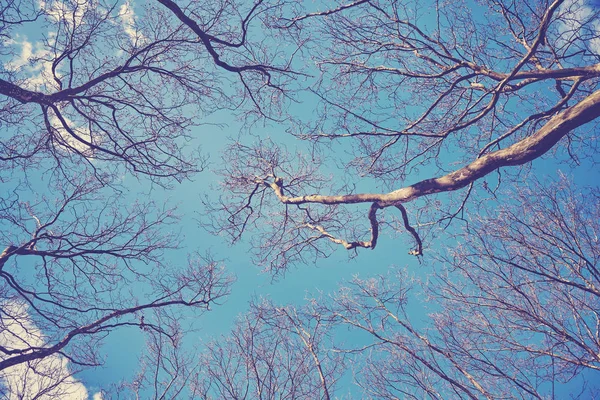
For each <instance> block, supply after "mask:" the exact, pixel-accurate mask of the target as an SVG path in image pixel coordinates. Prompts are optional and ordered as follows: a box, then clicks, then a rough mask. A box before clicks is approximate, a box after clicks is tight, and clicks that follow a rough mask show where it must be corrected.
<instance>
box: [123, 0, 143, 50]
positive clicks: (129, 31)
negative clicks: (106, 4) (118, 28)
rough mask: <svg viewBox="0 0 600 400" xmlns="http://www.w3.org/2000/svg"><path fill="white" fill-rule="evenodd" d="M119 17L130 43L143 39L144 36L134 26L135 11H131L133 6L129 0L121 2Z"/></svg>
mask: <svg viewBox="0 0 600 400" xmlns="http://www.w3.org/2000/svg"><path fill="white" fill-rule="evenodd" d="M119 18H120V19H121V24H122V26H123V31H124V32H125V34H126V35H127V36H129V39H130V40H131V43H133V44H137V43H139V42H140V41H141V40H143V39H144V36H143V35H142V34H141V33H140V32H139V31H138V30H137V28H136V26H135V13H134V12H133V7H132V6H131V3H130V2H129V1H126V2H125V3H123V5H122V6H121V7H120V8H119Z"/></svg>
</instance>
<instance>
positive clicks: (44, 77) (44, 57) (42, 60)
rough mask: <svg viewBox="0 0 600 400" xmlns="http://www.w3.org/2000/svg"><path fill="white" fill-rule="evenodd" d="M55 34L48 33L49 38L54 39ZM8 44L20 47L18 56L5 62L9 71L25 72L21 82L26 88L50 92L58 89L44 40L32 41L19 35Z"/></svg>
mask: <svg viewBox="0 0 600 400" xmlns="http://www.w3.org/2000/svg"><path fill="white" fill-rule="evenodd" d="M53 38H54V35H52V34H50V35H48V40H50V41H51V40H53ZM7 44H9V45H11V46H16V47H20V52H19V55H18V56H17V57H14V58H13V59H12V60H10V61H8V62H7V63H5V64H4V67H5V68H6V69H7V70H9V71H15V72H16V71H19V72H21V73H23V75H24V77H25V80H24V81H23V83H22V84H21V86H23V87H24V88H25V89H29V90H35V91H46V92H50V91H53V90H57V89H58V85H57V83H56V82H55V81H54V79H53V73H52V61H51V60H50V59H49V57H48V56H49V54H50V53H49V51H48V49H47V48H46V47H45V46H44V44H43V43H42V42H36V43H32V42H30V41H29V40H28V39H27V38H21V37H20V36H19V35H16V36H15V39H13V40H11V41H9V42H8V43H7Z"/></svg>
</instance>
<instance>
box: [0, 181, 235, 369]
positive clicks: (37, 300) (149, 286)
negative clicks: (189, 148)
mask: <svg viewBox="0 0 600 400" xmlns="http://www.w3.org/2000/svg"><path fill="white" fill-rule="evenodd" d="M49 190H50V188H48V189H47V191H46V194H45V195H44V196H40V197H39V198H38V199H28V200H24V199H21V198H20V197H19V196H20V193H19V192H16V191H15V192H14V193H13V194H12V198H10V199H8V200H10V201H8V200H7V199H5V200H4V201H3V203H1V204H2V209H1V212H0V223H1V225H0V228H1V229H0V237H1V238H2V241H3V242H4V243H14V244H13V245H10V246H7V247H6V248H5V249H4V250H3V252H2V253H1V255H0V278H1V283H0V304H1V306H2V307H0V326H1V328H2V329H0V331H1V332H2V335H1V336H2V340H1V343H0V371H1V372H0V376H1V377H3V378H6V377H7V376H8V375H10V374H11V371H15V370H20V369H22V368H23V367H19V366H20V365H27V366H28V367H29V368H34V369H35V366H36V365H39V363H40V362H42V360H46V359H49V358H50V359H53V360H55V362H57V363H59V364H60V360H59V358H57V356H61V357H62V358H61V359H63V360H65V361H66V360H68V361H70V363H71V364H72V365H75V367H77V366H80V367H89V366H95V365H99V364H100V363H101V361H102V358H101V357H99V345H100V344H101V343H102V340H103V339H104V338H105V337H106V336H107V335H108V334H109V333H110V332H112V331H114V330H115V329H118V328H120V327H127V326H133V327H139V328H142V329H143V330H145V331H152V332H153V333H154V334H156V335H158V336H165V337H168V338H170V339H171V340H176V339H175V338H174V337H173V335H174V334H173V333H171V331H172V330H169V329H167V328H168V327H169V325H168V324H167V325H163V324H162V323H161V321H164V320H166V319H167V316H169V315H170V316H171V319H172V318H175V317H174V316H176V315H178V313H182V312H184V309H188V308H189V309H195V310H197V311H196V314H197V315H200V313H202V311H204V310H207V309H208V308H209V307H210V305H211V304H213V303H215V302H217V301H218V300H219V299H221V298H222V297H223V296H225V295H226V294H227V293H228V290H229V285H230V283H231V278H230V277H229V276H227V275H226V274H225V273H224V270H223V268H222V266H220V264H219V263H217V262H215V261H213V260H211V259H208V258H206V257H200V256H191V257H190V259H189V263H188V265H187V266H182V265H173V264H171V263H169V262H168V261H167V260H165V252H167V251H168V250H169V249H176V248H177V243H178V240H179V238H178V235H177V234H174V233H169V229H170V226H171V224H173V223H174V222H176V221H177V219H176V217H175V215H174V214H173V210H169V209H164V208H162V207H157V206H156V205H153V204H152V203H149V204H142V203H132V204H130V206H129V207H125V206H123V205H122V204H121V202H120V201H118V200H117V199H118V197H119V195H115V194H113V193H111V192H112V191H111V190H108V193H107V190H103V188H102V185H101V184H99V183H98V181H97V180H96V179H94V178H81V181H80V182H79V183H77V184H76V185H75V184H74V183H73V182H71V183H70V184H64V185H63V186H60V185H59V186H58V187H57V188H55V191H54V192H50V191H49ZM103 196H106V197H103ZM154 314H156V315H157V317H155V318H153V317H152V316H153V315H154ZM161 316H162V317H161ZM157 340H159V339H157ZM160 340H166V339H160ZM44 363H45V364H43V365H45V366H47V365H48V361H44Z"/></svg>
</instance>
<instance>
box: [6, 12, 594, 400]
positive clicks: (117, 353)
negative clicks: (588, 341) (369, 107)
mask: <svg viewBox="0 0 600 400" xmlns="http://www.w3.org/2000/svg"><path fill="white" fill-rule="evenodd" d="M121 15H122V23H123V25H124V27H125V32H126V33H127V34H128V36H129V37H130V38H131V40H135V39H136V37H137V36H136V35H138V33H137V31H136V30H135V29H133V26H134V24H135V13H134V7H133V5H132V3H129V2H127V3H123V4H122V5H121ZM28 29H30V30H28V31H24V32H23V33H22V34H20V35H19V37H17V38H16V39H15V40H14V43H12V45H14V46H17V47H20V48H21V52H20V56H19V57H17V58H16V59H13V60H11V61H10V67H11V68H20V67H22V68H28V69H30V70H31V75H32V78H31V79H30V80H29V82H28V83H27V85H30V87H32V88H34V87H36V86H38V85H40V84H41V83H43V82H45V81H44V77H43V74H44V73H48V70H47V69H46V70H44V68H48V66H47V65H42V66H36V65H33V66H30V65H28V61H29V60H30V59H31V58H33V57H40V56H43V55H44V54H45V53H44V52H45V51H46V50H45V49H44V48H43V47H41V46H40V45H39V42H38V41H37V38H39V36H40V34H41V33H43V32H40V31H35V27H31V26H30V27H29V28H28ZM44 33H45V32H44ZM311 106H312V103H310V100H308V101H305V102H301V103H299V104H298V105H297V106H296V113H298V114H302V113H303V112H305V113H310V112H311ZM208 122H219V123H225V125H224V126H221V127H217V126H214V125H203V126H200V127H196V128H193V130H192V132H191V133H192V135H193V136H194V138H195V139H194V141H193V142H192V143H191V147H194V146H195V145H197V144H200V145H201V146H202V148H203V151H204V152H205V153H206V154H209V155H210V156H211V160H210V162H211V163H214V164H217V163H218V162H219V161H218V159H219V152H220V151H222V149H223V148H224V146H225V144H226V141H227V138H228V137H230V138H235V137H237V136H238V134H239V132H240V130H241V125H240V122H239V121H237V120H236V117H235V116H234V115H232V114H227V113H223V112H221V113H218V114H215V115H213V116H210V117H209V118H208ZM284 130H285V127H281V126H277V125H275V124H269V125H267V126H265V127H264V129H262V135H264V137H273V138H276V139H277V141H283V142H284V143H287V144H288V146H289V147H290V148H293V147H294V146H295V145H296V144H295V142H294V140H293V139H292V138H291V137H289V136H287V135H286V134H285V133H284ZM534 168H536V169H537V170H538V171H540V172H541V173H545V174H549V175H553V174H556V171H557V170H558V169H560V168H561V166H560V165H557V164H556V163H555V162H554V161H552V160H551V159H543V160H538V161H536V162H535V163H534ZM421 172H422V173H423V175H427V170H423V171H421ZM575 178H576V179H577V180H580V181H581V182H582V183H584V184H585V183H587V184H594V183H597V182H600V174H599V173H598V170H597V168H595V167H592V166H590V165H583V166H582V167H580V169H579V172H578V173H577V175H576V176H575ZM124 179H125V180H126V182H125V183H126V184H127V183H130V187H134V188H136V190H137V191H138V193H150V194H151V196H153V199H154V200H155V201H157V202H158V203H160V202H165V203H169V204H177V205H178V212H179V214H181V215H183V218H182V220H181V223H180V225H178V227H177V228H178V229H181V232H182V235H183V238H184V239H183V242H182V248H183V249H182V250H181V251H177V252H173V253H170V254H169V257H170V262H171V263H173V264H175V265H177V264H181V265H185V264H186V263H187V256H188V254H189V253H191V252H193V251H195V250H200V251H201V252H204V251H210V252H211V253H212V254H213V255H214V256H215V258H217V259H222V260H223V262H224V263H225V265H226V266H227V270H228V271H229V272H231V273H233V274H235V276H236V277H237V280H236V282H235V283H234V285H233V287H232V290H231V295H230V296H228V297H227V299H226V301H225V302H224V303H223V304H222V305H219V306H216V307H214V308H213V309H212V310H211V311H210V312H208V313H206V314H205V315H202V316H201V317H200V318H198V317H196V316H195V315H189V317H188V318H189V319H190V322H193V323H194V325H195V327H196V328H197V329H198V330H197V332H194V333H193V334H191V335H188V336H187V337H186V341H187V344H188V345H189V346H190V348H191V347H194V346H201V344H202V341H208V340H210V339H211V338H215V337H218V336H219V335H225V334H227V333H228V332H229V330H230V329H231V328H232V326H233V324H234V322H235V319H236V317H238V316H239V315H241V314H242V313H244V312H245V311H246V310H247V307H248V301H249V300H250V299H252V298H260V297H266V298H270V299H272V300H274V301H275V302H276V303H286V304H302V303H303V301H304V300H305V299H306V298H307V297H311V296H313V295H315V294H318V293H319V292H323V293H330V292H333V291H334V290H335V289H336V288H337V287H338V286H339V284H340V282H343V281H346V282H347V281H350V280H351V279H352V278H353V277H354V276H361V277H367V276H373V275H376V274H385V273H386V272H387V271H388V269H389V268H390V266H392V265H395V266H400V267H406V268H407V269H408V270H409V271H411V272H414V273H415V274H416V275H417V276H421V277H423V278H426V274H427V266H423V265H422V264H420V263H419V262H418V259H417V258H415V257H413V256H410V255H408V249H409V248H410V240H411V238H410V237H408V235H402V236H400V237H399V238H390V237H387V236H384V237H382V238H381V239H380V241H379V242H378V245H377V249H376V250H374V251H371V250H362V251H359V254H358V257H355V258H352V259H351V258H349V257H348V254H347V252H346V251H345V250H343V249H341V248H339V249H337V250H336V251H335V253H334V254H333V255H332V256H331V257H330V258H328V259H324V260H319V261H318V263H316V264H308V265H303V266H299V267H298V268H297V269H293V270H291V271H289V272H287V273H286V275H285V276H283V277H281V278H279V279H278V280H277V281H273V280H272V277H271V276H270V275H269V274H265V273H261V271H260V268H259V267H257V266H255V265H253V264H252V261H251V259H250V257H249V245H248V243H245V242H242V243H239V244H236V245H234V246H230V245H228V244H227V238H225V237H216V236H214V235H212V234H210V233H208V232H206V231H205V230H203V229H202V228H201V227H200V226H199V224H198V222H197V220H198V219H200V218H202V217H203V211H202V205H201V197H202V195H203V194H206V193H207V192H208V193H209V195H211V196H215V195H216V194H217V193H218V191H219V189H218V177H217V176H216V175H215V174H214V173H213V172H212V171H211V169H210V168H208V169H207V170H205V171H203V172H201V173H199V174H198V175H196V176H195V177H194V178H193V180H192V181H185V182H183V183H181V184H179V185H177V186H176V188H175V189H174V190H164V189H161V188H157V187H154V188H152V190H151V192H149V188H148V187H145V186H144V184H141V185H140V184H139V183H138V182H137V181H136V180H135V179H134V178H131V177H125V178H124ZM128 180H129V182H128ZM363 189H364V190H369V189H371V190H376V189H377V187H376V185H373V186H372V187H370V188H369V187H368V186H367V187H364V188H363ZM367 209H368V207H367V206H365V207H364V212H365V213H366V211H367ZM440 245H442V244H440ZM443 245H451V243H444V244H443ZM11 307H15V308H16V309H18V307H22V306H20V305H18V304H15V305H11ZM415 310H416V312H417V313H418V312H420V311H418V307H416V308H415ZM18 314H19V315H21V316H22V320H21V323H23V324H30V322H29V321H28V320H27V312H26V309H22V310H21V309H19V312H18ZM422 317H425V316H422ZM418 318H419V317H417V319H418ZM33 330H34V331H35V329H33ZM42 338H43V333H40V335H39V337H36V336H35V335H34V336H33V337H31V338H28V339H27V340H28V341H35V342H36V343H38V342H39V343H41V342H42V341H43V339H42ZM10 340H14V338H13V339H11V338H7V337H3V336H2V334H1V333H0V343H3V342H4V343H6V342H9V341H10ZM143 349H144V338H143V333H142V332H140V330H139V329H137V328H125V329H120V330H119V331H117V332H115V333H113V334H111V335H110V336H109V337H108V338H107V339H106V341H105V345H104V348H103V351H104V353H105V355H106V358H105V364H104V366H103V367H101V368H98V369H90V370H85V371H83V372H80V373H77V374H76V375H75V378H71V377H68V373H65V379H64V385H63V386H61V387H60V388H58V389H57V390H66V392H65V395H64V397H63V398H64V399H67V400H79V399H85V398H89V399H93V400H100V395H99V394H98V391H99V390H100V389H101V388H103V387H106V386H107V385H109V384H111V383H115V382H116V381H118V380H121V379H124V380H127V379H128V378H131V377H132V376H133V373H134V372H135V370H136V367H137V366H138V365H139V363H138V357H139V355H140V354H141V352H142V351H143ZM44 363H48V364H52V365H54V364H56V363H58V364H60V365H61V366H62V368H64V370H65V371H66V370H67V369H68V368H69V365H68V362H67V361H66V360H65V359H64V358H61V357H60V356H56V357H51V358H48V359H45V360H44V361H43V363H42V365H40V366H39V369H38V372H37V375H40V377H38V378H36V377H35V375H36V372H35V371H30V370H27V369H26V368H24V367H21V366H19V367H15V368H14V369H11V370H10V371H8V372H6V374H5V375H4V376H3V378H4V380H5V382H6V383H7V385H8V386H9V387H14V386H11V385H17V384H18V382H17V379H16V378H13V377H17V376H18V377H22V376H23V375H24V374H32V375H33V376H32V378H31V379H32V380H33V381H35V379H42V378H41V374H40V373H39V371H40V370H41V369H43V368H44ZM33 387H34V388H35V385H34V386H33ZM65 388H66V389H65ZM564 390H565V391H568V390H569V389H564ZM14 391H17V390H16V389H15V390H14ZM9 399H10V400H12V399H13V398H12V397H9Z"/></svg>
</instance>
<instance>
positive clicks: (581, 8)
mask: <svg viewBox="0 0 600 400" xmlns="http://www.w3.org/2000/svg"><path fill="white" fill-rule="evenodd" d="M559 12H560V13H561V20H560V22H559V27H558V30H559V32H560V33H561V34H563V35H565V37H563V38H562V39H563V40H564V41H565V42H569V41H571V39H572V38H574V37H576V36H578V35H582V34H585V33H584V32H583V29H582V28H583V27H584V25H588V24H589V25H588V26H587V29H588V30H589V29H591V31H592V32H589V31H588V34H589V33H593V35H594V36H598V35H600V21H598V20H594V21H590V19H591V18H592V16H593V14H594V10H593V9H592V8H591V7H589V6H588V5H586V3H585V1H584V0H567V1H565V2H564V3H563V4H562V5H561V6H560V9H559ZM589 49H590V50H591V51H592V52H593V53H595V54H598V55H600V38H598V37H594V38H592V39H591V40H590V41H589Z"/></svg>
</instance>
